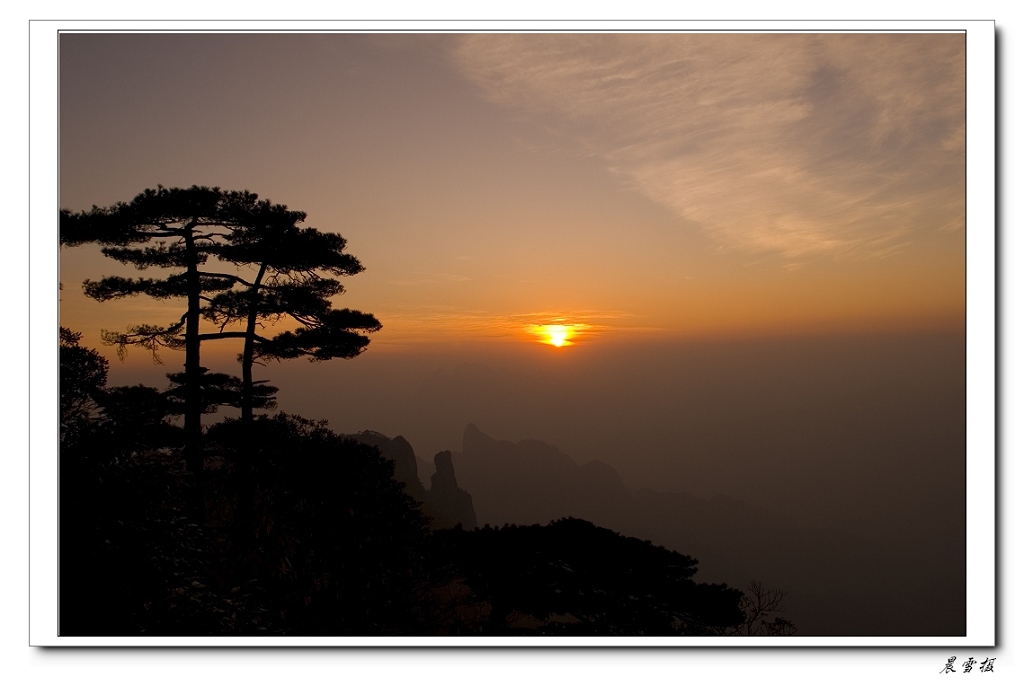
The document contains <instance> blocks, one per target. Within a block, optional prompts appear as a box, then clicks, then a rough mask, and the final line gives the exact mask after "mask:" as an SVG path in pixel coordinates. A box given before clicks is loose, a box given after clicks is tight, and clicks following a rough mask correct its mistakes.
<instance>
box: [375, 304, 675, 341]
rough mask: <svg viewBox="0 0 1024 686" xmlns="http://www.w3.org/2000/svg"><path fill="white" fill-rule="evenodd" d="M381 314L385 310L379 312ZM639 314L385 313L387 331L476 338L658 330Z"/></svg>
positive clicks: (396, 310) (401, 310)
mask: <svg viewBox="0 0 1024 686" xmlns="http://www.w3.org/2000/svg"><path fill="white" fill-rule="evenodd" d="M378 314H382V313H378ZM636 319H637V318H636V316H635V315H631V314H629V313H626V312H619V311H611V310H573V311H558V312H520V313H512V314H496V313H494V312H490V311H485V310H461V309H456V308H454V307H444V306H434V307H395V308H393V309H392V310H391V311H389V312H387V313H386V320H387V322H388V325H387V326H388V330H389V331H388V335H389V336H390V337H393V338H398V339H401V338H404V337H408V336H416V337H420V338H422V337H430V336H439V337H444V338H450V337H451V335H452V333H453V332H461V333H462V334H464V335H470V336H472V337H474V338H480V337H485V338H519V339H522V338H524V336H525V333H526V332H527V331H528V330H529V329H530V328H531V327H536V326H543V325H548V324H564V325H567V326H572V327H574V329H575V331H576V334H577V337H578V338H584V339H590V338H596V337H603V336H607V335H612V334H615V333H625V332H629V333H632V334H635V333H640V332H648V333H649V332H656V331H661V329H655V328H652V327H650V326H642V325H639V324H637V323H636V321H635V320H636Z"/></svg>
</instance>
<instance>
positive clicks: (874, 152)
mask: <svg viewBox="0 0 1024 686" xmlns="http://www.w3.org/2000/svg"><path fill="white" fill-rule="evenodd" d="M452 55H453V58H454V60H455V62H456V63H457V65H458V67H459V69H460V70H461V72H462V73H463V74H464V75H466V76H467V77H468V78H469V79H471V80H472V81H473V82H475V83H476V84H477V85H478V86H479V88H480V89H481V92H482V93H483V95H484V96H485V97H486V98H487V99H489V100H491V101H493V102H495V103H499V104H501V105H504V106H507V107H509V108H512V109H513V110H514V111H516V112H518V113H521V114H525V115H526V116H528V117H530V118H532V119H534V120H536V121H539V122H541V123H543V124H544V125H545V126H548V127H551V126H553V127H554V128H555V130H556V131H558V132H559V133H561V134H562V135H563V136H564V137H565V138H566V139H567V140H569V141H571V142H572V144H573V145H574V146H575V147H576V149H577V150H579V151H580V152H581V154H588V155H591V154H593V155H597V156H599V157H600V158H601V159H602V160H603V161H604V162H605V164H606V166H607V168H608V169H609V170H610V171H611V172H613V173H614V174H616V175H617V176H618V177H619V178H621V179H622V181H623V182H624V183H625V184H627V185H628V186H630V187H632V188H634V189H635V190H636V191H638V192H639V193H641V194H643V195H645V196H647V197H649V198H650V199H652V200H654V201H656V202H658V203H660V204H662V205H664V206H666V207H668V208H670V209H671V210H673V211H674V212H676V213H677V214H678V215H679V216H681V217H684V218H686V219H688V220H691V221H694V222H696V223H697V224H698V225H699V226H700V227H701V228H702V230H703V231H704V232H705V233H706V235H707V236H708V237H709V239H710V240H711V241H712V242H713V244H714V245H715V246H716V247H717V248H718V249H721V250H744V251H750V252H755V253H760V252H772V253H776V254H779V255H781V256H782V257H783V258H785V259H786V261H787V262H789V263H792V262H794V261H800V260H804V259H807V258H810V257H813V256H836V257H852V256H870V257H884V256H887V255H891V254H894V253H895V252H898V251H900V250H902V249H904V248H906V247H907V246H908V245H910V244H912V243H913V242H914V241H915V240H916V239H918V238H919V237H921V236H923V235H925V234H926V233H927V232H936V231H941V230H946V231H948V230H951V229H953V230H956V229H962V228H963V224H964V190H963V183H964V177H963V164H964V145H963V131H964V128H963V127H964V108H965V104H964V103H965V100H964V98H965V95H964V48H963V38H962V36H959V35H954V34H909V35H908V34H860V35H852V34H822V35H805V34H760V35H754V34H728V35H722V34H642V35H641V34H628V35H538V34H514V35H493V34H491V35H487V34H485V35H466V36H461V37H460V38H459V39H458V42H457V43H456V44H455V46H454V49H453V51H452Z"/></svg>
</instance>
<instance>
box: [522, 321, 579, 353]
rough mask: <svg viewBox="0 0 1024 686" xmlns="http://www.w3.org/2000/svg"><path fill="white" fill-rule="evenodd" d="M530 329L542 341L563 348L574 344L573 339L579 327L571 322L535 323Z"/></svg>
mask: <svg viewBox="0 0 1024 686" xmlns="http://www.w3.org/2000/svg"><path fill="white" fill-rule="evenodd" d="M528 329H529V331H530V333H532V334H533V335H534V336H536V338H537V340H538V341H539V342H540V343H544V344H546V345H553V346H554V347H556V348H562V347H565V346H567V345H574V344H573V342H572V339H573V338H574V337H575V336H576V329H577V327H575V326H573V325H570V324H535V325H533V326H530V327H528Z"/></svg>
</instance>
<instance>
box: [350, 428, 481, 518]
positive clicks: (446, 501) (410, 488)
mask: <svg viewBox="0 0 1024 686" xmlns="http://www.w3.org/2000/svg"><path fill="white" fill-rule="evenodd" d="M345 438H351V439H353V440H356V441H359V442H360V443H364V444H366V445H370V446H373V447H375V448H377V449H378V450H380V453H381V455H382V456H383V457H384V458H386V459H388V460H391V461H392V462H394V463H395V479H396V480H397V481H399V482H401V483H402V484H403V485H404V486H405V492H406V493H408V494H409V495H410V496H411V497H412V498H413V499H415V500H416V501H417V502H419V503H420V504H421V505H422V511H423V514H425V515H427V517H428V518H429V519H430V522H431V526H432V527H433V528H437V529H447V528H451V527H453V526H456V525H461V526H463V527H465V528H469V529H472V528H474V527H475V526H476V524H477V518H476V513H475V512H474V510H473V498H472V497H471V496H470V494H469V493H467V492H466V491H464V490H463V489H461V488H459V485H458V482H457V480H456V478H455V469H454V467H453V466H452V460H451V453H448V452H442V453H438V454H437V455H436V456H435V457H434V473H433V474H432V475H431V477H430V488H429V489H427V488H424V486H423V482H422V481H420V478H419V464H420V463H422V462H423V461H422V460H420V459H418V458H417V457H416V453H415V451H413V448H412V446H411V445H410V444H409V441H407V440H405V438H404V437H402V436H395V437H394V438H389V437H388V436H385V435H384V434H382V433H378V432H376V431H362V432H360V433H358V434H349V435H347V436H345Z"/></svg>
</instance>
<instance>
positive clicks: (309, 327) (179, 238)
mask: <svg viewBox="0 0 1024 686" xmlns="http://www.w3.org/2000/svg"><path fill="white" fill-rule="evenodd" d="M305 218H306V215H305V213H303V212H297V211H292V210H289V209H288V208H287V207H286V206H284V205H277V204H273V203H271V202H270V201H269V200H261V199H260V198H259V197H258V196H257V195H256V194H255V193H250V192H249V191H223V190H221V189H219V188H215V187H214V188H209V187H204V186H192V187H190V188H164V187H162V186H158V187H157V188H156V189H147V190H145V191H143V192H142V193H140V194H139V195H137V196H136V197H135V198H134V199H132V200H131V201H130V202H119V203H115V204H114V205H111V206H109V207H96V206H94V207H93V208H92V209H91V210H87V211H83V212H72V211H70V210H66V209H63V210H61V213H60V242H61V245H62V246H77V245H82V244H85V243H97V244H99V245H101V246H102V251H103V254H104V255H106V256H107V257H110V258H112V259H114V260H117V261H118V262H121V263H123V264H127V265H131V266H133V267H135V268H137V269H138V270H140V271H144V270H147V269H150V268H159V269H163V270H169V273H165V274H164V275H162V276H160V277H157V278H144V277H121V276H108V277H105V278H102V279H100V280H87V281H86V282H85V284H84V289H85V293H86V295H87V296H89V297H91V298H94V299H96V300H99V301H106V300H112V299H117V298H124V297H129V296H134V295H146V296H149V297H152V298H156V299H161V300H163V299H180V298H183V299H184V300H185V307H184V311H183V313H182V315H181V317H180V318H179V319H178V320H177V321H174V322H170V323H168V324H152V323H146V324H131V325H129V326H128V327H127V328H126V329H124V330H123V331H120V332H110V331H106V332H103V338H104V341H105V342H106V343H108V344H112V345H116V346H117V348H118V354H119V355H123V354H124V353H125V351H126V349H127V347H128V346H140V347H142V348H145V349H147V350H149V351H150V352H152V353H153V355H154V357H156V356H157V354H158V351H159V349H160V348H163V347H168V348H173V349H183V350H184V352H185V368H184V372H183V374H182V376H181V377H180V378H179V379H177V382H178V384H179V386H180V398H181V402H182V406H183V407H182V414H183V415H184V423H185V460H186V463H187V464H188V466H189V469H190V470H192V471H193V472H199V471H201V469H202V456H201V452H200V442H201V438H202V423H201V415H202V414H203V412H204V408H205V409H208V408H209V403H208V402H206V400H208V396H209V393H208V391H204V386H203V384H204V380H203V378H204V373H205V372H204V371H203V369H204V368H203V367H202V366H201V357H200V353H201V344H202V342H203V341H205V340H213V339H223V338H240V339H243V341H244V347H243V351H242V354H241V355H240V359H241V363H242V377H241V381H240V383H239V385H238V405H239V407H241V409H242V416H243V419H244V420H247V421H249V420H251V419H252V411H253V409H254V408H256V407H259V406H261V405H262V406H264V407H267V406H268V405H267V404H266V396H265V394H264V395H263V396H261V395H260V392H259V391H256V390H254V385H255V382H254V381H253V379H252V365H253V364H254V362H255V361H256V360H258V359H288V358H295V357H309V358H310V359H312V360H328V359H332V358H335V357H342V358H348V357H354V356H355V355H358V354H359V353H360V352H362V351H363V350H364V349H365V348H366V346H367V345H368V344H369V337H368V336H367V335H366V334H368V333H371V332H373V331H377V330H379V329H380V322H378V321H377V320H376V318H374V317H373V315H371V314H366V313H363V312H358V311H355V310H350V309H336V308H334V307H333V305H332V304H331V298H333V297H335V296H337V295H340V294H341V293H342V292H343V288H342V286H341V284H340V282H339V281H338V280H337V278H336V277H342V276H348V275H352V274H357V273H359V272H360V271H362V265H361V264H359V261H358V260H356V259H355V258H354V257H353V256H351V255H349V254H347V253H345V252H344V249H345V246H346V241H345V239H344V238H343V237H341V236H339V235H337V234H333V233H325V232H321V231H319V230H317V229H315V228H308V227H306V228H303V227H299V226H298V224H300V223H301V222H303V221H305ZM228 265H232V266H234V267H235V268H236V269H235V272H234V273H231V272H230V271H228V270H225V269H224V268H223V267H224V266H228ZM239 269H249V270H252V271H254V272H255V276H254V277H250V278H247V277H246V276H244V275H243V274H242V272H240V271H239ZM285 317H290V318H291V319H292V320H294V321H295V322H297V323H298V324H299V326H298V327H297V328H296V329H295V330H293V331H284V332H280V333H278V334H276V335H274V336H264V335H262V334H260V333H257V331H256V328H257V325H258V324H259V323H261V322H275V321H279V320H281V319H283V318H285ZM203 318H205V319H207V320H209V321H211V322H212V323H214V324H215V325H216V326H217V328H216V329H215V330H207V331H203V330H201V327H200V322H201V320H202V319H203ZM239 324H244V325H245V328H244V330H243V331H236V330H230V329H229V327H230V326H232V325H239ZM157 359H158V358H157ZM210 378H211V377H209V376H207V377H206V379H207V381H209V379H210ZM207 385H208V384H207ZM204 393H206V396H205V398H206V399H205V400H204Z"/></svg>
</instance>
